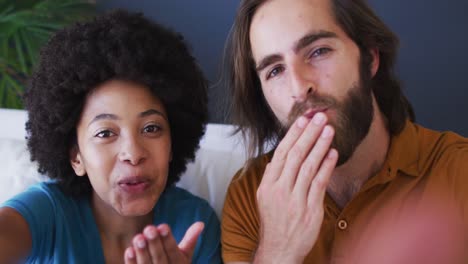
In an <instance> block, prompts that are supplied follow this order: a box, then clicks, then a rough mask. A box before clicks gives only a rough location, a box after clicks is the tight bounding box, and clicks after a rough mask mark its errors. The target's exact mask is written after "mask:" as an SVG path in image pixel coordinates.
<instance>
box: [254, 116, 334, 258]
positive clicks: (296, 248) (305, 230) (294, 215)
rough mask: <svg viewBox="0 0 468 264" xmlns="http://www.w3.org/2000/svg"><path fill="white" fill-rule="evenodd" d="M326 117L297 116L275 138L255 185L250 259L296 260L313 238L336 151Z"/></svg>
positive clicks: (305, 252) (316, 233)
mask: <svg viewBox="0 0 468 264" xmlns="http://www.w3.org/2000/svg"><path fill="white" fill-rule="evenodd" d="M326 123H327V117H326V116H325V114H323V113H317V114H315V116H314V117H313V119H312V120H310V121H309V120H308V119H307V118H305V117H300V118H298V120H296V122H295V123H294V124H293V125H292V126H291V128H290V129H289V131H288V133H287V134H286V136H285V137H284V139H283V140H282V141H281V142H280V144H279V145H278V147H277V149H276V150H275V154H274V156H273V158H272V160H271V162H270V163H269V164H268V165H267V166H266V169H265V172H264V174H263V179H262V182H261V184H260V186H259V188H258V190H257V202H258V208H259V213H260V221H261V228H260V243H259V247H258V249H257V252H256V255H255V259H254V263H302V262H303V260H304V258H305V257H306V256H307V254H308V253H309V251H310V250H311V249H312V247H313V245H314V243H315V241H316V240H317V237H318V234H319V231H320V227H321V224H322V221H323V215H324V209H323V200H324V197H325V192H326V187H327V185H328V182H329V179H330V176H331V174H332V172H333V169H334V168H335V166H336V162H337V160H338V153H337V151H336V150H334V149H330V145H331V142H332V139H333V136H334V129H333V128H332V127H331V126H329V125H326Z"/></svg>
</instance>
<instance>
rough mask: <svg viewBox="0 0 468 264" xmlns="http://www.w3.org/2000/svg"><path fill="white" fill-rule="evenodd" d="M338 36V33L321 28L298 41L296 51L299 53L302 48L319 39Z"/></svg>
mask: <svg viewBox="0 0 468 264" xmlns="http://www.w3.org/2000/svg"><path fill="white" fill-rule="evenodd" d="M337 37H338V36H337V35H336V33H334V32H331V31H326V30H320V31H318V32H312V33H309V34H307V35H305V36H304V37H302V38H301V39H300V40H298V41H297V43H296V45H295V46H294V53H298V52H299V51H300V50H301V49H303V48H305V47H307V46H308V45H310V44H311V43H313V42H315V41H317V40H319V39H323V38H337Z"/></svg>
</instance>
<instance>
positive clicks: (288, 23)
mask: <svg viewBox="0 0 468 264" xmlns="http://www.w3.org/2000/svg"><path fill="white" fill-rule="evenodd" d="M329 4H330V3H329V0H294V1H290V0H271V1H267V2H265V3H264V4H262V5H261V6H260V7H259V8H258V9H257V11H256V13H255V14H254V16H253V19H252V23H251V25H250V32H249V33H250V34H249V38H250V44H251V48H252V55H253V56H254V59H258V57H263V56H266V55H269V54H273V53H281V51H285V50H290V51H293V49H294V47H295V46H296V45H297V42H298V41H299V40H300V39H301V38H303V37H304V36H306V35H308V34H310V33H311V32H319V31H329V32H335V31H339V30H340V29H339V26H338V25H337V23H336V22H335V19H334V16H333V15H332V12H331V8H330V6H329Z"/></svg>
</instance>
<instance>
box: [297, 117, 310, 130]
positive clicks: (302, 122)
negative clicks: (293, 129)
mask: <svg viewBox="0 0 468 264" xmlns="http://www.w3.org/2000/svg"><path fill="white" fill-rule="evenodd" d="M307 121H308V120H307V118H305V117H303V116H301V117H299V118H298V119H297V126H298V127H300V128H304V127H305V126H306V125H307Z"/></svg>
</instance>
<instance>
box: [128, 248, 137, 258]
mask: <svg viewBox="0 0 468 264" xmlns="http://www.w3.org/2000/svg"><path fill="white" fill-rule="evenodd" d="M127 258H129V259H133V258H135V254H133V250H131V249H127Z"/></svg>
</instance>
